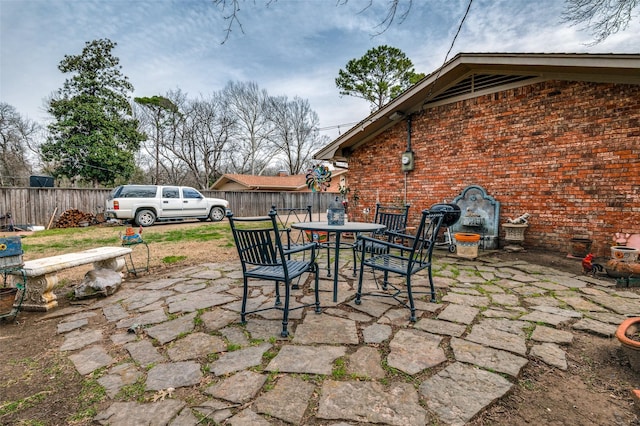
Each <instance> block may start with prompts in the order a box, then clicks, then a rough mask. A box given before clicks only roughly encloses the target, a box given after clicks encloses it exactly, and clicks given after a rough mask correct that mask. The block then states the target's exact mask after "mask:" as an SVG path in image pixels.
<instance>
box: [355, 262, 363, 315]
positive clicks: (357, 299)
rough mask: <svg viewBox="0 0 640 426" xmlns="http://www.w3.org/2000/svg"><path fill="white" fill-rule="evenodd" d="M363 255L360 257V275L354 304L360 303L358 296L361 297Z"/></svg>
mask: <svg viewBox="0 0 640 426" xmlns="http://www.w3.org/2000/svg"><path fill="white" fill-rule="evenodd" d="M363 260H364V255H363V259H360V277H358V290H357V291H356V300H355V304H356V305H359V304H361V303H362V301H361V300H360V298H361V297H362V277H363V276H364V262H363Z"/></svg>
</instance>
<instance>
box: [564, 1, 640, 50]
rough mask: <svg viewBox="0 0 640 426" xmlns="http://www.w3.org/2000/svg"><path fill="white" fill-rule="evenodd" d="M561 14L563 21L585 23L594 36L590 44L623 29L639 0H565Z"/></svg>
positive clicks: (577, 23) (631, 16)
mask: <svg viewBox="0 0 640 426" xmlns="http://www.w3.org/2000/svg"><path fill="white" fill-rule="evenodd" d="M566 2H567V4H566V8H565V11H564V13H563V14H562V20H563V21H564V22H570V23H571V24H572V25H579V24H585V23H586V29H588V30H589V31H591V32H592V33H593V35H594V36H595V40H594V41H593V43H592V44H598V43H600V42H602V41H604V40H605V39H606V38H607V37H609V36H610V35H611V34H615V33H617V32H618V31H620V30H625V29H626V28H627V27H628V26H629V22H631V19H632V18H633V15H632V13H633V10H634V9H635V8H636V7H637V6H638V4H640V0H566Z"/></svg>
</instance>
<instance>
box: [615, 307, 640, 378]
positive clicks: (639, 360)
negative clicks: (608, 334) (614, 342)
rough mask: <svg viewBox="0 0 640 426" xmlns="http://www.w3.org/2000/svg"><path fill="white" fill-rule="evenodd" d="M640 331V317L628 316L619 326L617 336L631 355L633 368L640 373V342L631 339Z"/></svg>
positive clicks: (630, 361)
mask: <svg viewBox="0 0 640 426" xmlns="http://www.w3.org/2000/svg"><path fill="white" fill-rule="evenodd" d="M639 331H640V317H634V318H628V319H626V320H624V321H622V323H621V324H620V325H619V326H618V329H617V330H616V338H617V339H618V340H619V341H620V344H621V345H622V350H623V351H624V352H625V353H626V354H627V356H628V357H629V363H630V364H631V369H633V370H634V371H637V372H638V373H640V342H639V341H637V340H633V339H631V336H633V335H637V334H638V332H639Z"/></svg>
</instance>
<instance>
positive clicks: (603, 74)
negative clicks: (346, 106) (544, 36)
mask: <svg viewBox="0 0 640 426" xmlns="http://www.w3.org/2000/svg"><path fill="white" fill-rule="evenodd" d="M492 71H494V72H498V71H503V72H504V71H508V72H510V73H514V74H517V73H522V74H523V75H524V74H526V75H533V76H535V75H537V76H539V77H540V78H544V79H558V80H575V79H576V78H580V79H581V80H584V81H592V82H599V83H628V84H640V55H639V54H546V53H540V54H516V53H504V54H484V53H460V54H458V55H457V56H455V57H454V58H453V59H451V60H450V61H449V62H447V63H446V64H444V65H443V66H442V67H441V68H440V69H438V70H436V71H435V72H433V73H431V74H429V75H428V76H426V77H425V78H423V79H422V80H421V81H419V82H418V83H416V84H415V85H414V86H412V87H410V88H409V89H407V90H406V91H405V92H404V93H402V94H401V95H400V96H398V97H397V98H395V99H394V100H392V101H391V102H389V103H388V104H386V105H385V106H383V107H382V108H381V109H379V110H378V111H376V112H374V113H373V114H371V115H369V116H368V117H367V118H365V119H364V120H362V121H361V122H360V123H358V124H356V125H355V126H353V127H352V128H351V129H349V130H348V131H347V132H345V133H344V134H343V135H341V136H339V137H338V138H337V139H335V140H334V141H333V142H331V143H330V144H328V145H327V146H325V147H323V148H322V149H321V150H319V151H318V152H317V153H316V154H314V156H313V158H315V159H318V160H327V161H329V160H334V161H348V157H349V152H350V150H353V149H355V148H357V147H358V146H361V145H363V144H365V143H367V142H368V141H370V140H372V139H373V138H375V137H376V136H377V135H379V134H380V133H382V132H383V131H385V130H386V129H388V128H389V127H391V126H393V125H395V124H396V123H397V122H398V121H399V119H396V120H392V119H391V118H390V117H391V116H392V114H393V113H394V112H401V113H403V115H404V116H407V115H409V114H412V113H415V112H417V111H420V110H421V109H422V108H423V106H424V105H425V104H426V103H428V102H429V100H430V99H431V98H433V97H435V96H436V95H438V93H440V92H441V91H442V90H443V89H445V88H446V87H448V86H449V85H450V84H452V83H454V82H455V81H457V80H459V79H461V78H463V77H465V76H466V75H468V74H469V73H472V72H476V73H477V72H492ZM434 83H435V84H434ZM400 118H402V117H400Z"/></svg>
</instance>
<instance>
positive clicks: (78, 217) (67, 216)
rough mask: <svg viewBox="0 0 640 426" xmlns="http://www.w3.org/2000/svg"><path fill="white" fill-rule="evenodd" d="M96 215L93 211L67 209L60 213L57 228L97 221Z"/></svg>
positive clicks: (89, 223)
mask: <svg viewBox="0 0 640 426" xmlns="http://www.w3.org/2000/svg"><path fill="white" fill-rule="evenodd" d="M95 221H96V217H95V216H94V215H92V214H91V213H85V212H82V211H80V210H78V209H71V210H67V211H65V212H64V213H62V214H61V215H60V218H59V219H58V221H57V222H56V228H79V227H82V226H89V225H91V224H92V223H95Z"/></svg>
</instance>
